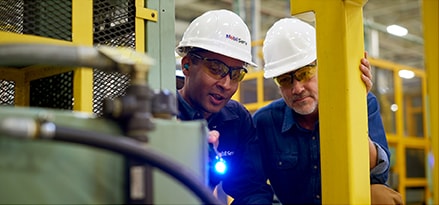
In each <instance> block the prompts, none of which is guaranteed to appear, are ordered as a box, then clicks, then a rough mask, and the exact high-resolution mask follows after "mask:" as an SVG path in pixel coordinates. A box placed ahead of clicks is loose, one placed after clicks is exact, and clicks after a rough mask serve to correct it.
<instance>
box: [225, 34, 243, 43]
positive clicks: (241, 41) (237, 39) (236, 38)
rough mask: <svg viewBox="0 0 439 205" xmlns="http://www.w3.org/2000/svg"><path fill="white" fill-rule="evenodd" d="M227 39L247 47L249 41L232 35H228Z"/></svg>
mask: <svg viewBox="0 0 439 205" xmlns="http://www.w3.org/2000/svg"><path fill="white" fill-rule="evenodd" d="M226 38H228V39H230V40H232V41H236V42H238V43H240V44H244V45H247V41H245V40H243V39H241V38H239V37H237V36H234V35H231V34H226Z"/></svg>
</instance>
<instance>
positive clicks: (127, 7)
mask: <svg viewBox="0 0 439 205" xmlns="http://www.w3.org/2000/svg"><path fill="white" fill-rule="evenodd" d="M135 12H136V10H135V5H134V1H125V0H116V1H108V0H95V1H93V27H94V34H93V40H94V44H95V45H107V46H124V47H131V48H134V47H135V27H134V25H135V24H134V23H135V22H134V20H135ZM93 78H94V80H93V81H94V82H93V112H94V113H96V114H97V115H101V114H102V104H103V99H104V98H110V99H114V98H116V97H118V96H121V95H124V94H125V89H126V88H127V87H128V85H129V83H130V78H129V76H127V75H123V74H120V73H105V72H102V71H99V70H97V69H94V71H93Z"/></svg>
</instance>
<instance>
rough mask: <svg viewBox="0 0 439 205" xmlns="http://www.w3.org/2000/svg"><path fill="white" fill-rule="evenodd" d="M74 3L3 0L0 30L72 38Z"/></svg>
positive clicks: (0, 9) (49, 0) (64, 1)
mask: <svg viewBox="0 0 439 205" xmlns="http://www.w3.org/2000/svg"><path fill="white" fill-rule="evenodd" d="M71 19H72V2H71V0H62V1H60V0H44V1H35V0H1V1H0V30H1V31H7V32H14V33H20V34H32V35H36V36H42V37H49V38H55V39H60V40H67V41H71V39H72V20H71Z"/></svg>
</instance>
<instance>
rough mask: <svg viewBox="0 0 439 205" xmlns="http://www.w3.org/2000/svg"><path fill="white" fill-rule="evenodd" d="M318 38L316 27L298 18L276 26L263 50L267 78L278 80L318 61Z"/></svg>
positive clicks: (271, 30) (286, 20)
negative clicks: (277, 77)
mask: <svg viewBox="0 0 439 205" xmlns="http://www.w3.org/2000/svg"><path fill="white" fill-rule="evenodd" d="M315 35H316V32H315V29H314V27H312V26H311V25H310V24H308V23H306V22H304V21H301V20H300V19H298V18H294V17H290V18H283V19H280V20H278V21H277V22H275V23H274V24H273V26H272V27H271V28H270V29H269V30H268V31H267V35H266V37H265V40H264V44H263V47H262V52H263V55H264V61H265V66H264V77H265V78H272V77H276V76H279V75H282V74H284V73H288V72H291V71H294V70H297V69H299V68H300V67H303V66H305V65H308V64H310V63H312V62H313V61H314V60H316V36H315Z"/></svg>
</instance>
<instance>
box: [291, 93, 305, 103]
mask: <svg viewBox="0 0 439 205" xmlns="http://www.w3.org/2000/svg"><path fill="white" fill-rule="evenodd" d="M308 96H309V94H308V93H305V92H303V93H300V94H294V95H293V98H292V99H293V100H294V101H295V100H298V99H302V98H305V97H308Z"/></svg>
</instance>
